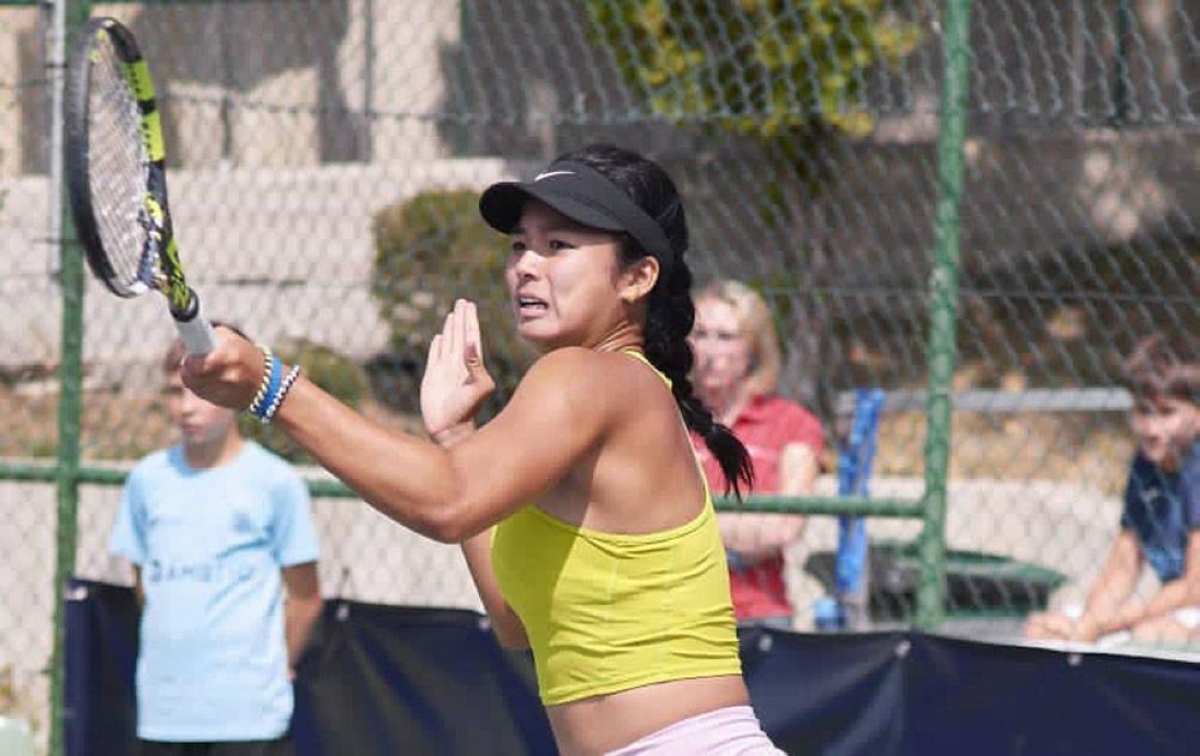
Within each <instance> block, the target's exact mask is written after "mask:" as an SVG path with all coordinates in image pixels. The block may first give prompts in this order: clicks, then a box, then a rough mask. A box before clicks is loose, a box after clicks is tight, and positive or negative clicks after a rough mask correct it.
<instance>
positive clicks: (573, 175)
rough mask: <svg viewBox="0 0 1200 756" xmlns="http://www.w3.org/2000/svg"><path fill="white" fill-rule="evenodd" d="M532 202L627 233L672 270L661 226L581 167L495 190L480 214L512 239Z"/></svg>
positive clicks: (570, 165) (553, 170) (555, 169)
mask: <svg viewBox="0 0 1200 756" xmlns="http://www.w3.org/2000/svg"><path fill="white" fill-rule="evenodd" d="M530 199H537V200H540V201H541V202H544V203H546V204H547V205H549V206H550V207H552V208H554V209H555V210H557V211H558V212H560V213H562V214H563V215H565V216H566V217H568V218H570V219H571V220H573V221H575V222H576V223H580V224H582V225H584V226H588V227H590V228H596V229H600V230H602V231H624V232H626V233H628V234H629V235H630V236H632V237H633V238H634V239H636V240H637V242H638V244H640V245H641V246H642V249H643V250H644V251H645V252H647V253H648V254H651V255H653V256H654V257H656V258H657V259H658V261H659V265H660V266H662V267H663V268H664V273H665V272H666V268H667V267H668V266H669V265H670V262H671V259H672V251H671V244H670V242H669V241H668V240H667V235H666V234H665V233H663V230H662V227H661V226H659V225H658V222H657V221H655V220H654V219H653V218H651V217H650V216H649V215H648V214H647V213H646V211H645V210H642V208H640V207H638V205H637V204H636V203H635V202H634V201H633V200H632V199H630V198H629V195H627V194H625V192H623V191H622V190H621V189H619V188H617V186H616V185H614V184H613V183H611V182H610V181H609V180H608V179H607V178H605V177H604V176H602V175H601V174H600V173H598V172H596V171H595V170H593V169H592V168H590V167H588V166H586V165H582V164H580V163H575V162H570V161H564V162H560V163H554V164H553V165H551V166H550V167H549V168H547V169H546V170H545V171H543V172H541V173H539V174H538V175H537V176H536V177H535V178H534V179H533V181H523V182H514V181H505V182H501V183H498V184H493V185H492V186H490V187H488V188H487V190H485V191H484V193H483V194H482V195H481V196H480V198H479V214H480V215H482V216H483V219H484V220H485V221H487V223H488V225H490V226H491V227H492V228H494V229H496V230H497V231H500V232H501V233H505V234H510V233H512V232H513V231H514V230H515V229H516V227H517V224H519V223H520V222H521V210H522V208H524V207H525V203H526V202H528V201H529V200H530Z"/></svg>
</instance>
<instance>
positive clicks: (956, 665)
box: [65, 581, 1200, 756]
mask: <svg viewBox="0 0 1200 756" xmlns="http://www.w3.org/2000/svg"><path fill="white" fill-rule="evenodd" d="M67 595H68V601H67V608H66V617H67V627H66V630H67V648H66V654H65V660H66V688H65V689H66V696H67V700H66V702H65V704H66V706H65V710H66V714H67V721H66V738H65V744H66V753H67V754H68V756H124V755H125V754H128V753H130V747H131V744H132V740H133V731H134V730H133V728H134V703H133V701H134V698H133V671H134V663H135V658H136V647H137V607H136V604H135V602H134V599H133V592H132V590H130V589H128V588H121V587H116V586H112V585H105V584H101V583H93V582H87V581H76V582H74V583H73V584H72V585H71V586H70V588H69V590H68V593H67ZM325 609H326V611H325V613H324V615H323V617H322V619H321V621H320V623H319V625H318V627H317V630H316V632H315V634H314V638H313V643H312V645H311V647H310V649H309V652H308V653H307V654H306V656H305V658H304V660H303V662H302V663H301V664H300V667H299V669H298V671H297V680H296V702H297V704H296V715H295V719H294V722H293V734H294V736H295V739H296V750H297V754H298V756H326V755H328V756H334V755H336V756H345V755H347V754H353V756H395V755H396V754H431V755H432V754H436V755H437V756H454V755H456V754H462V755H463V756H474V755H475V754H488V755H489V756H491V755H495V756H504V755H506V754H512V755H513V756H517V755H525V754H532V755H534V756H540V755H541V754H553V753H555V749H554V742H553V739H552V737H551V734H550V729H549V725H548V723H547V721H546V717H545V714H544V712H543V710H542V707H541V704H540V703H539V702H538V699H537V696H536V693H535V691H534V679H533V670H532V665H531V663H530V660H529V658H528V656H527V655H525V654H512V653H508V652H505V651H502V650H501V649H500V648H499V646H497V644H496V643H495V641H494V639H493V638H492V635H491V633H490V631H489V630H487V628H486V626H484V625H483V624H482V623H481V618H480V616H479V615H477V614H475V613H474V612H470V611H459V610H438V609H413V608H404V607H394V606H379V605H372V604H363V603H358V602H352V601H341V600H329V601H327V602H326V607H325ZM741 644H742V662H743V668H744V674H745V678H746V683H747V686H748V687H749V689H750V696H751V701H752V703H753V705H754V709H755V711H756V712H757V713H758V716H759V718H760V719H761V720H762V723H763V727H764V728H765V729H766V730H767V732H768V734H770V735H771V737H772V738H773V739H774V740H775V742H776V743H778V744H779V746H780V747H781V748H783V749H784V750H786V751H787V752H788V753H789V754H823V755H824V754H836V755H842V754H845V755H847V756H852V755H855V754H870V755H871V756H891V755H896V756H907V755H909V754H912V755H913V756H937V755H938V754H954V755H957V754H968V753H969V754H971V755H972V756H993V755H994V756H1026V755H1027V754H1033V755H1035V756H1041V755H1042V754H1051V755H1058V754H1062V755H1067V754H1071V755H1074V754H1078V755H1079V756H1084V755H1086V756H1106V755H1107V754H1112V755H1113V756H1133V755H1134V754H1137V755H1138V756H1141V755H1142V754H1155V755H1156V756H1157V755H1159V754H1161V755H1163V756H1169V755H1171V754H1195V753H1197V752H1200V748H1198V746H1197V745H1196V744H1197V743H1200V664H1196V663H1191V662H1187V661H1178V660H1169V659H1160V658H1149V657H1140V656H1123V655H1115V654H1103V653H1084V654H1078V653H1067V652H1063V651H1057V650H1050V649H1042V648H1027V647H1020V646H1004V645H994V644H988V643H980V642H975V641H967V640H958V639H952V638H945V637H940V636H932V635H925V634H921V633H914V632H887V633H861V634H857V633H855V634H806V633H789V632H779V631H773V630H765V629H757V628H752V629H745V630H742V631H741Z"/></svg>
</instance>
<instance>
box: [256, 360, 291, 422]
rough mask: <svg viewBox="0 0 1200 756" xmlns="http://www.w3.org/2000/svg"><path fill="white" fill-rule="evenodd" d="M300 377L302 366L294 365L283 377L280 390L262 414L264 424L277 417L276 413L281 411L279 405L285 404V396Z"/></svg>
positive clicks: (261, 418)
mask: <svg viewBox="0 0 1200 756" xmlns="http://www.w3.org/2000/svg"><path fill="white" fill-rule="evenodd" d="M299 377H300V366H299V365H292V369H291V370H289V371H288V373H287V375H285V376H284V377H283V381H282V382H281V383H280V384H279V392H278V393H277V394H275V397H274V399H272V400H271V403H270V404H269V405H267V409H266V411H264V412H263V414H262V416H261V417H260V418H259V420H261V421H262V422H263V424H264V425H266V424H267V423H269V422H271V421H272V420H274V419H275V413H276V412H278V411H279V407H280V405H282V404H283V400H284V398H285V397H286V396H287V394H288V392H289V391H291V390H292V384H294V383H295V382H296V379H297V378H299Z"/></svg>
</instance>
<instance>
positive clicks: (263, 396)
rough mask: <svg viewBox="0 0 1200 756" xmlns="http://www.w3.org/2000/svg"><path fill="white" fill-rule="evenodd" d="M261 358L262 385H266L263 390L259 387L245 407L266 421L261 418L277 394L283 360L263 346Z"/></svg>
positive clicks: (281, 378)
mask: <svg viewBox="0 0 1200 756" xmlns="http://www.w3.org/2000/svg"><path fill="white" fill-rule="evenodd" d="M263 359H264V361H265V363H264V365H263V386H266V390H263V388H262V386H260V387H259V392H258V394H256V395H255V396H254V401H252V402H250V406H249V407H247V408H246V411H247V412H249V413H250V414H251V415H254V416H255V417H257V418H258V419H259V420H262V421H263V422H264V423H265V422H268V421H267V420H264V419H263V418H264V416H265V415H266V412H267V408H268V407H270V406H271V404H272V402H274V401H275V398H276V397H277V396H278V395H279V385H280V383H282V381H283V362H282V361H281V360H280V359H279V358H278V357H276V356H275V355H273V354H271V353H270V351H269V350H268V349H266V348H265V347H264V348H263Z"/></svg>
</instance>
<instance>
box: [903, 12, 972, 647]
mask: <svg viewBox="0 0 1200 756" xmlns="http://www.w3.org/2000/svg"><path fill="white" fill-rule="evenodd" d="M942 23H943V36H942V45H943V48H942V55H943V60H944V61H945V78H944V81H943V83H942V106H941V129H940V132H939V135H938V145H937V160H938V198H937V206H936V215H935V218H934V224H935V228H934V246H933V269H932V272H931V275H930V282H929V346H928V348H929V399H928V404H927V418H928V419H927V426H926V428H927V430H926V438H925V497H924V506H925V526H924V529H923V530H922V532H921V547H920V554H921V578H920V584H919V586H918V588H917V617H916V625H917V627H918V628H920V629H922V630H932V629H934V628H936V627H937V626H938V625H940V624H941V622H942V619H943V615H944V611H945V610H944V606H943V603H944V602H943V596H944V593H945V574H946V563H945V561H946V543H945V524H946V498H947V496H946V481H947V477H948V474H949V465H950V420H951V410H952V407H951V397H950V392H951V388H952V386H951V383H952V380H953V377H954V360H955V337H956V318H957V308H958V257H959V249H958V247H959V236H960V231H961V225H960V224H961V218H960V205H961V200H962V193H963V141H964V139H965V132H966V127H965V122H966V105H967V88H968V84H969V80H970V79H969V77H970V70H969V68H970V60H969V56H968V45H969V44H970V27H971V0H948V2H947V3H946V11H945V14H944V16H943V21H942Z"/></svg>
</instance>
